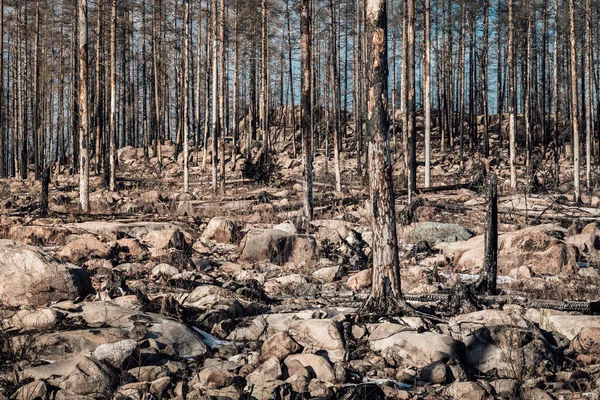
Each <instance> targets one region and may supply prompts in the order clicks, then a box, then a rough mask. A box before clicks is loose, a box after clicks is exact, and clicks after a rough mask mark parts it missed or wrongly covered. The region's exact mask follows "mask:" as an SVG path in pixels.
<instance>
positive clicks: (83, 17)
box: [79, 0, 90, 213]
mask: <svg viewBox="0 0 600 400" xmlns="http://www.w3.org/2000/svg"><path fill="white" fill-rule="evenodd" d="M87 3H88V2H87V0H80V1H79V203H80V204H81V210H82V211H83V212H85V213H87V212H89V211H90V193H89V185H90V182H89V179H90V160H89V156H88V142H89V137H88V134H89V131H88V101H87V95H88V90H87V86H88V85H87V74H88V6H87Z"/></svg>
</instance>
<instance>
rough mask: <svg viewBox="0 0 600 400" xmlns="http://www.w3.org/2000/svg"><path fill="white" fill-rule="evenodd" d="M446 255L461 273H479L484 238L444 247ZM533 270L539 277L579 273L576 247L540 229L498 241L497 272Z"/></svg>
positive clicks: (533, 229) (528, 229) (501, 238)
mask: <svg viewBox="0 0 600 400" xmlns="http://www.w3.org/2000/svg"><path fill="white" fill-rule="evenodd" d="M438 247H439V248H441V249H442V251H443V252H444V255H445V256H446V257H448V258H450V259H451V260H452V261H453V264H454V266H455V267H457V268H458V269H459V270H461V271H468V272H474V273H477V272H479V270H480V269H481V266H482V265H483V255H484V248H485V246H484V236H483V235H480V236H475V237H473V238H471V239H469V240H467V241H466V242H457V243H449V244H448V243H441V244H439V245H438ZM521 266H527V267H530V268H531V269H532V270H533V271H534V272H535V274H537V275H565V274H569V273H572V272H574V271H576V269H577V252H576V250H575V247H574V246H572V245H569V244H567V243H565V242H564V241H562V240H559V239H557V238H556V237H554V236H551V235H550V234H549V233H548V232H547V231H545V230H544V229H540V228H537V227H535V228H525V229H521V230H519V231H516V232H509V233H504V234H502V235H500V236H499V237H498V271H499V273H501V274H503V275H508V274H509V272H510V270H512V269H513V268H519V267H521Z"/></svg>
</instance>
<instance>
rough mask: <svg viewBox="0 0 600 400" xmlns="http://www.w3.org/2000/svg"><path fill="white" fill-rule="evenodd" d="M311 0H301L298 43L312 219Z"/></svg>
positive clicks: (308, 209) (306, 202)
mask: <svg viewBox="0 0 600 400" xmlns="http://www.w3.org/2000/svg"><path fill="white" fill-rule="evenodd" d="M310 2H311V0H302V3H301V4H302V6H301V7H302V8H301V11H300V34H301V36H300V44H301V67H302V91H301V101H300V106H301V112H302V114H301V118H302V120H301V127H302V162H303V165H304V195H303V201H304V215H305V216H306V218H308V219H309V220H312V219H313V182H312V179H313V170H312V161H313V160H312V157H313V154H312V146H311V144H312V140H311V137H312V131H311V110H312V92H311V87H312V63H311V62H312V46H311V42H312V40H311V24H312V21H311V15H312V13H311V3H310Z"/></svg>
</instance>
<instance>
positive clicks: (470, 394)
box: [444, 382, 487, 400]
mask: <svg viewBox="0 0 600 400" xmlns="http://www.w3.org/2000/svg"><path fill="white" fill-rule="evenodd" d="M444 394H445V395H446V396H450V397H451V398H453V399H455V400H484V399H485V398H486V396H487V393H486V391H485V389H484V388H482V387H481V385H479V384H478V383H476V382H454V383H453V384H452V385H450V386H448V387H447V388H446V389H445V390H444Z"/></svg>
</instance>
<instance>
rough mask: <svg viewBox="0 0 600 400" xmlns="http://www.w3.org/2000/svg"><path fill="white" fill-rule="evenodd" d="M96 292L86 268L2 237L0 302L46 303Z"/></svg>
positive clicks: (12, 303)
mask: <svg viewBox="0 0 600 400" xmlns="http://www.w3.org/2000/svg"><path fill="white" fill-rule="evenodd" d="M91 293H94V289H93V287H92V284H91V282H90V278H89V276H88V273H87V271H85V270H83V269H81V268H79V267H77V266H75V265H73V264H68V263H62V262H60V261H58V260H56V259H54V258H52V257H50V256H48V255H47V254H45V253H44V252H42V251H41V250H40V249H38V248H36V247H32V246H27V245H24V244H22V243H18V242H14V241H12V240H0V303H4V304H6V305H8V306H29V305H32V306H43V305H46V304H48V303H50V302H53V301H59V300H67V299H70V300H76V299H81V298H83V297H85V296H87V295H88V294H91Z"/></svg>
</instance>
